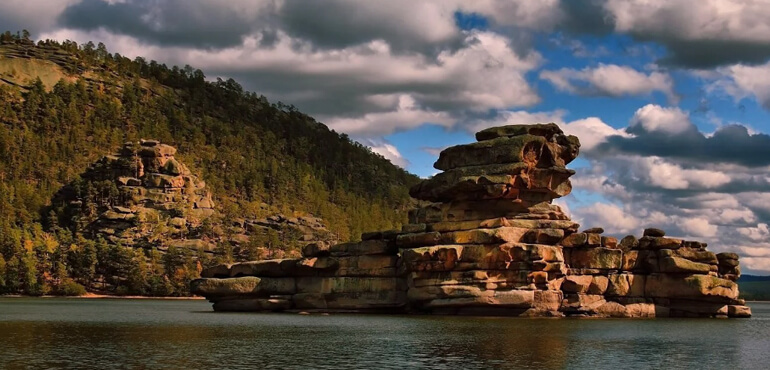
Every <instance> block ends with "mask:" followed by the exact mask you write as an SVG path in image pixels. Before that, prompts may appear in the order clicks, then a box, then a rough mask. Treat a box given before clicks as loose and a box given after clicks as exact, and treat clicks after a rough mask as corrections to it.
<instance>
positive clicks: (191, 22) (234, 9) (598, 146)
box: [0, 0, 770, 274]
mask: <svg viewBox="0 0 770 370" xmlns="http://www.w3.org/2000/svg"><path fill="white" fill-rule="evenodd" d="M0 25H2V26H3V27H0V28H5V29H8V30H12V31H15V30H21V29H28V30H29V31H30V32H31V33H32V36H33V38H36V39H56V40H64V39H70V40H75V41H77V42H80V43H82V42H86V41H89V40H90V41H94V42H104V43H105V44H106V45H107V47H108V49H109V50H110V51H111V52H118V53H120V54H121V55H124V56H129V57H136V56H143V57H145V58H146V59H148V60H150V59H154V60H157V61H159V62H162V63H166V64H168V65H180V66H184V65H186V64H189V65H191V66H193V67H194V68H200V69H201V70H203V71H204V73H205V74H206V76H208V77H209V78H211V79H215V78H217V77H221V78H234V79H235V80H237V81H238V82H240V83H241V84H242V85H243V86H244V87H245V88H246V89H247V90H251V91H255V92H257V93H260V94H263V95H265V96H266V97H268V99H270V100H271V101H279V100H280V101H283V102H284V103H287V104H293V105H295V106H296V107H298V108H299V109H300V110H301V111H303V112H305V113H308V114H310V115H312V116H313V117H315V118H316V119H317V120H318V121H320V122H323V123H325V124H326V125H328V126H329V127H330V128H332V129H334V130H336V131H337V132H342V133H346V134H348V135H349V136H350V137H351V138H354V139H355V140H357V141H359V142H361V143H363V144H365V145H368V146H370V147H371V148H372V150H373V151H375V152H377V153H379V154H381V155H383V156H384V157H386V158H388V159H390V160H391V161H392V162H393V163H394V164H397V165H399V166H402V167H404V168H406V169H407V170H408V171H410V172H412V173H415V174H417V175H419V176H421V177H428V176H431V175H434V174H435V173H437V170H435V169H434V168H433V167H432V165H433V162H434V161H435V160H436V159H437V156H438V153H439V152H440V150H442V149H443V148H446V147H447V146H451V145H457V144H463V143H469V142H472V141H473V140H474V139H473V133H475V132H476V131H479V130H481V129H484V128H486V127H491V126H498V125H505V124H521V123H538V122H556V123H557V124H559V125H560V126H561V127H562V129H563V130H564V131H565V132H567V133H569V134H574V135H577V136H578V137H579V138H580V141H581V143H582V148H581V155H580V158H579V159H578V160H576V161H575V162H573V163H572V164H571V167H573V168H575V169H576V170H577V174H576V175H575V176H574V177H573V178H572V179H573V185H574V191H573V193H572V194H570V195H569V196H567V197H564V198H561V199H559V200H557V201H556V202H557V203H558V204H559V205H561V206H562V207H563V208H564V209H565V210H567V211H568V213H569V214H570V215H571V216H572V218H573V220H576V221H577V222H580V223H581V224H582V225H583V226H584V227H586V228H587V227H594V226H602V227H604V229H605V230H606V232H607V233H608V234H612V235H617V236H623V235H626V234H634V235H637V236H640V235H641V232H642V230H643V229H644V228H645V227H660V228H663V229H665V230H666V231H667V234H668V235H672V236H678V237H683V238H688V239H695V240H701V241H706V242H708V243H709V249H710V250H712V251H715V252H721V251H735V252H737V253H738V254H739V255H740V256H741V266H742V268H743V272H744V273H755V274H770V228H768V224H769V223H770V136H768V133H770V121H768V118H769V117H770V0H542V1H532V0H473V1H458V0H422V1H415V0H389V1H364V0H360V1H354V0H325V1H299V0H248V1H247V0H208V1H206V0H165V1H163V0H58V1H47V0H4V1H2V2H1V3H0Z"/></svg>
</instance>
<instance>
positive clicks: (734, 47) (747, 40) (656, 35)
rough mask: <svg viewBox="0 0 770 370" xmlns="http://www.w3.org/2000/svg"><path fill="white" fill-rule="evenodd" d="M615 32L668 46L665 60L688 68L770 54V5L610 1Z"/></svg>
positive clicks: (747, 0) (752, 60)
mask: <svg viewBox="0 0 770 370" xmlns="http://www.w3.org/2000/svg"><path fill="white" fill-rule="evenodd" d="M603 8H604V10H605V12H606V15H607V17H608V20H610V21H611V23H612V24H613V25H614V31H615V32H618V33H626V34H630V35H632V36H634V37H636V38H638V39H639V40H646V41H655V42H658V43H660V44H662V45H665V46H666V48H667V50H668V52H669V55H668V56H667V57H666V58H664V60H662V61H661V62H663V63H664V64H670V65H676V66H683V67H687V68H712V67H716V66H719V65H728V64H735V63H748V64H757V63H762V62H764V61H766V60H767V59H768V58H770V7H769V6H768V3H767V2H766V1H763V0H681V1H669V0H606V1H604V3H603Z"/></svg>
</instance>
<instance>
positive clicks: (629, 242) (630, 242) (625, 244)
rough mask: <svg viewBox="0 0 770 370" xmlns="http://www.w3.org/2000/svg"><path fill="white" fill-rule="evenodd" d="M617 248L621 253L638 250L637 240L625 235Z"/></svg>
mask: <svg viewBox="0 0 770 370" xmlns="http://www.w3.org/2000/svg"><path fill="white" fill-rule="evenodd" d="M618 248H620V249H622V250H623V251H628V250H631V249H637V248H639V240H638V239H636V237H635V236H633V235H626V236H624V237H623V239H621V240H620V243H619V244H618Z"/></svg>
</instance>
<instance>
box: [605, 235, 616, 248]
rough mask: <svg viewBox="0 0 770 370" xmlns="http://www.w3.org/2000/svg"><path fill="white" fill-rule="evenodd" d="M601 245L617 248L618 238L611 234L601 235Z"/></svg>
mask: <svg viewBox="0 0 770 370" xmlns="http://www.w3.org/2000/svg"><path fill="white" fill-rule="evenodd" d="M602 247H604V248H609V249H617V248H618V238H615V237H613V236H602Z"/></svg>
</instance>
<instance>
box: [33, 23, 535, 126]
mask: <svg viewBox="0 0 770 370" xmlns="http://www.w3.org/2000/svg"><path fill="white" fill-rule="evenodd" d="M95 32H96V33H83V32H80V31H76V30H61V31H57V32H55V33H51V34H47V35H46V36H47V37H51V38H57V39H64V38H71V39H75V40H88V39H94V38H96V39H102V40H108V41H109V42H110V45H115V47H114V48H115V49H116V51H118V52H120V53H121V54H123V55H127V56H138V55H143V56H144V57H146V58H148V59H157V60H161V61H164V62H167V63H174V64H185V63H187V62H189V61H191V60H192V61H195V63H196V67H199V68H202V69H203V70H205V71H207V73H209V74H212V73H213V75H215V76H216V75H222V76H234V77H236V78H237V79H238V81H240V82H241V83H242V84H244V85H245V87H246V88H247V89H250V90H254V91H258V92H260V93H264V94H265V95H267V96H270V97H271V99H277V100H282V101H286V102H291V103H292V104H294V105H295V106H297V107H298V108H300V109H301V110H303V111H305V112H307V113H309V114H311V115H313V116H317V117H320V118H323V119H324V120H327V119H329V120H330V122H332V125H339V127H342V129H343V130H344V128H351V129H352V131H349V132H348V133H351V134H356V135H359V136H365V135H367V134H369V135H384V134H388V133H392V132H395V131H397V130H399V129H404V128H409V127H415V126H417V125H420V124H423V123H425V122H434V123H439V124H444V125H445V126H449V125H450V123H451V122H450V121H451V120H452V119H453V120H454V121H455V122H457V121H458V120H459V119H460V118H462V117H463V116H465V115H466V114H467V113H470V114H472V113H473V112H484V111H488V110H495V109H503V108H509V107H522V106H531V105H533V104H535V103H537V102H539V101H540V97H539V96H538V95H537V93H536V92H535V90H534V89H533V88H532V87H531V86H530V85H529V83H528V82H527V80H526V79H525V77H524V74H525V73H527V72H528V71H530V70H532V69H534V68H535V67H537V66H538V65H539V64H540V60H541V57H540V55H539V54H538V53H536V52H532V53H530V54H528V55H526V56H520V55H519V54H517V53H516V52H515V51H514V50H513V49H512V48H511V47H510V45H509V43H508V42H507V40H506V39H505V38H504V37H503V36H501V35H498V34H495V33H491V32H484V31H469V32H464V39H463V46H462V47H461V48H459V49H456V50H444V51H442V52H441V53H439V54H438V55H437V56H436V58H435V60H434V59H432V58H430V57H428V56H425V55H422V54H417V53H410V54H398V53H394V52H393V50H392V49H391V47H390V45H389V44H388V43H387V42H385V41H381V40H378V41H372V42H369V43H367V44H363V45H357V46H351V47H347V48H344V49H335V50H324V49H317V48H315V47H314V45H313V44H311V43H308V42H306V41H302V40H299V39H294V38H291V37H290V36H289V35H287V34H285V33H283V32H278V33H277V34H276V35H275V41H274V43H273V45H272V46H271V47H270V48H264V47H261V40H262V36H261V35H257V36H248V37H246V38H244V39H243V41H242V43H241V44H240V45H238V46H234V47H228V48H224V49H216V50H209V49H196V48H187V47H158V46H152V45H146V44H143V43H142V42H140V41H139V40H137V39H134V38H132V37H128V36H121V35H115V34H111V33H109V32H107V31H104V30H101V31H95ZM405 101H408V102H409V104H406V105H405V104H404V102H405ZM418 113H419V114H418ZM398 117H401V118H403V119H406V118H410V119H415V120H418V119H423V118H430V119H431V120H428V121H414V122H409V123H405V122H404V121H403V120H400V119H395V120H393V121H390V122H392V124H391V123H389V121H387V120H383V119H382V118H387V119H390V118H398ZM450 117H452V118H451V119H450ZM367 122H375V123H377V124H376V125H374V126H368V125H366V123H367ZM407 126H408V127H407ZM367 131H370V132H367Z"/></svg>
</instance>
